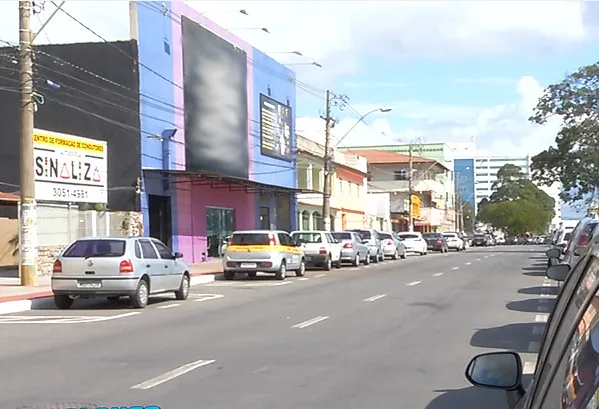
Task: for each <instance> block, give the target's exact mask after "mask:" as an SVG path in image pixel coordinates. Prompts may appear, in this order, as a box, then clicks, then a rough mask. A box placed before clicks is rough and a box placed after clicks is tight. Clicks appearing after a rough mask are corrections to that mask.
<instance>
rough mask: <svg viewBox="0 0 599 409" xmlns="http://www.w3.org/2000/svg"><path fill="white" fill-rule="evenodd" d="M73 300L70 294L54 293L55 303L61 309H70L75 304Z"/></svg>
mask: <svg viewBox="0 0 599 409" xmlns="http://www.w3.org/2000/svg"><path fill="white" fill-rule="evenodd" d="M73 301H74V300H73V299H72V298H71V297H69V296H68V295H56V294H55V295H54V304H55V305H56V308H58V309H59V310H68V309H69V308H71V307H72V306H73Z"/></svg>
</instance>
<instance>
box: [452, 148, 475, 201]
mask: <svg viewBox="0 0 599 409" xmlns="http://www.w3.org/2000/svg"><path fill="white" fill-rule="evenodd" d="M453 171H454V175H455V184H456V190H457V191H458V194H459V197H460V200H461V201H462V202H466V203H469V204H470V206H471V207H472V210H473V211H476V192H475V187H474V184H475V183H474V159H454V161H453Z"/></svg>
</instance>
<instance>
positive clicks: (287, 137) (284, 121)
mask: <svg viewBox="0 0 599 409" xmlns="http://www.w3.org/2000/svg"><path fill="white" fill-rule="evenodd" d="M291 114H292V113H291V107H290V106H289V105H285V104H282V103H280V102H277V101H275V100H274V99H272V98H270V97H267V96H266V95H263V94H260V153H262V155H264V156H269V157H271V158H276V159H280V160H284V161H287V162H291V161H292V160H293V154H292V151H291V149H292V147H291V132H292V130H291V124H292V122H291V119H292V116H291Z"/></svg>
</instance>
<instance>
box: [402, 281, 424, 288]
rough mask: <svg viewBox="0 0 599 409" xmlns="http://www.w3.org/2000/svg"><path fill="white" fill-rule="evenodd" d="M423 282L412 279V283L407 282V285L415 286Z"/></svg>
mask: <svg viewBox="0 0 599 409" xmlns="http://www.w3.org/2000/svg"><path fill="white" fill-rule="evenodd" d="M421 282H422V281H412V282H411V283H407V284H406V285H407V286H409V287H413V286H415V285H418V284H420V283H421Z"/></svg>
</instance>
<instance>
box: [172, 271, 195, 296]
mask: <svg viewBox="0 0 599 409" xmlns="http://www.w3.org/2000/svg"><path fill="white" fill-rule="evenodd" d="M190 284H191V283H190V282H189V276H188V275H187V274H183V278H182V279H181V285H180V286H179V289H178V290H177V291H175V298H176V299H177V300H187V297H189V287H190Z"/></svg>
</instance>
